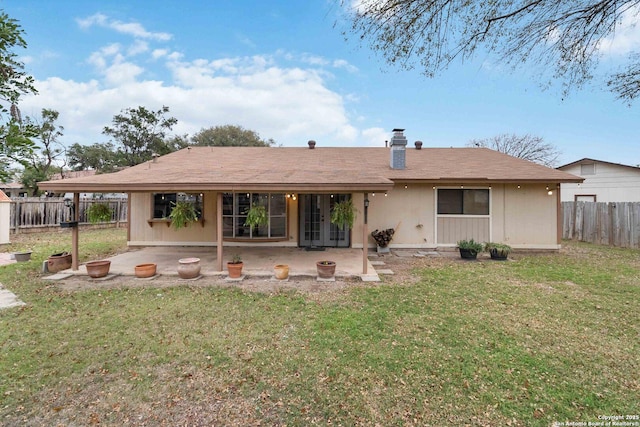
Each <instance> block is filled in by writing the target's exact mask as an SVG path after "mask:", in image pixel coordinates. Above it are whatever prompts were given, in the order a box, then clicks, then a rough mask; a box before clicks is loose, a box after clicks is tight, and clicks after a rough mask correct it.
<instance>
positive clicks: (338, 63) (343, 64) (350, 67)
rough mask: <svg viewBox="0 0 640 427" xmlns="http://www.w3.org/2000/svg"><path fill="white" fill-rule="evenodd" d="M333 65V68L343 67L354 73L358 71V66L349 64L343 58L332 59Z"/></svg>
mask: <svg viewBox="0 0 640 427" xmlns="http://www.w3.org/2000/svg"><path fill="white" fill-rule="evenodd" d="M333 66H334V67H335V68H343V69H345V70H347V71H348V72H350V73H356V72H357V71H358V67H355V66H353V65H351V64H350V63H349V62H348V61H346V60H344V59H336V60H335V61H333Z"/></svg>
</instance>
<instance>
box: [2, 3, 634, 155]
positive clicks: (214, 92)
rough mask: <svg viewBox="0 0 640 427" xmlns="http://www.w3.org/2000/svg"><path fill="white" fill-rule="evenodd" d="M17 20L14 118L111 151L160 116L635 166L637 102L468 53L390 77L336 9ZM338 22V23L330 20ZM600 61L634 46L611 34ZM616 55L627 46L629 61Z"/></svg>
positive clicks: (179, 129) (147, 11)
mask: <svg viewBox="0 0 640 427" xmlns="http://www.w3.org/2000/svg"><path fill="white" fill-rule="evenodd" d="M0 8H2V9H4V11H5V12H6V13H8V14H9V16H11V17H12V18H15V19H17V20H19V22H20V24H21V26H22V27H23V29H24V30H25V32H26V41H27V43H28V49H26V50H21V51H19V52H18V53H19V54H20V55H21V56H22V59H23V61H24V63H25V65H26V69H27V71H28V72H29V73H31V74H32V75H33V76H34V77H35V78H36V87H37V88H38V90H39V92H40V93H39V95H38V96H29V97H26V98H25V99H24V101H23V102H22V103H21V109H22V113H23V115H29V116H36V117H37V116H39V112H40V110H41V109H42V108H53V109H55V110H57V111H59V112H60V120H59V123H60V124H62V125H63V126H64V127H65V132H64V137H62V138H61V141H62V142H63V143H64V144H65V145H71V144H73V143H75V142H79V143H82V144H92V143H95V142H107V141H108V139H107V138H106V136H104V135H102V134H101V131H102V128H103V127H104V126H107V125H110V124H111V120H112V118H113V116H114V115H115V114H118V113H120V112H121V110H123V109H124V108H129V107H137V106H140V105H143V106H145V107H147V108H150V109H154V110H155V109H159V108H160V107H162V106H163V105H166V106H168V107H169V108H170V112H171V115H172V116H174V117H176V118H177V119H178V125H177V126H176V127H175V128H174V133H176V134H189V135H193V134H194V133H195V132H197V131H198V130H200V129H202V128H207V127H210V126H217V125H225V124H233V125H240V126H243V127H244V128H247V129H251V130H254V131H256V132H258V133H259V134H260V136H261V137H262V138H264V139H268V138H273V139H274V140H275V141H276V142H277V143H278V144H282V145H284V146H300V145H306V142H307V141H308V140H309V139H314V140H316V141H317V143H318V146H322V145H325V146H340V145H344V146H364V145H366V146H384V141H385V139H390V133H391V130H392V129H393V128H396V127H399V128H404V129H406V131H405V134H406V136H407V138H408V139H409V141H410V143H413V141H415V140H421V141H423V142H424V146H425V147H449V146H464V145H465V144H467V143H468V142H469V140H471V139H482V138H489V137H493V136H496V135H499V134H502V133H516V134H519V135H522V134H532V135H536V136H540V137H543V138H544V140H545V142H548V143H551V144H553V145H555V146H556V147H558V149H559V150H560V151H561V152H562V155H561V157H560V159H559V164H564V163H569V162H572V161H575V160H578V159H580V158H583V157H591V158H596V159H599V160H605V161H610V162H617V163H623V164H631V165H637V164H639V163H640V143H639V142H640V137H639V135H640V113H639V112H640V102H636V104H635V105H633V106H631V107H628V106H626V105H625V104H623V103H621V102H620V101H617V100H615V98H614V96H613V95H612V94H611V93H609V92H607V91H606V88H605V87H603V83H602V81H601V80H597V81H594V82H593V83H592V84H591V85H589V86H587V87H586V88H584V89H582V90H580V91H574V92H572V93H571V94H570V96H569V97H568V98H567V99H564V100H563V99H562V96H561V94H560V89H559V87H551V88H550V89H548V90H543V89H541V86H540V84H539V83H540V82H539V80H536V77H535V75H536V74H535V72H531V73H528V72H527V71H526V70H527V69H526V68H522V69H520V70H518V71H517V72H516V73H511V72H510V71H506V70H504V69H502V67H500V65H499V64H496V63H492V62H490V61H489V60H490V58H483V57H477V58H475V59H474V60H472V61H468V62H466V63H464V64H463V63H455V64H453V66H451V67H450V68H449V69H448V70H446V71H444V72H442V73H441V74H440V75H438V76H437V77H436V78H432V79H428V78H426V77H424V76H423V75H421V74H420V72H419V70H413V71H402V70H398V69H394V68H391V67H390V66H388V65H387V64H386V63H385V62H384V61H383V59H382V58H381V57H380V56H379V55H378V54H376V53H374V52H372V51H371V50H369V48H368V47H367V46H366V45H362V46H360V45H358V43H357V41H356V39H353V40H349V41H345V40H344V38H343V36H342V35H341V32H340V30H341V28H344V27H343V26H341V24H340V19H341V18H340V16H341V10H340V6H339V3H338V1H337V0H335V1H334V0H306V1H286V0H273V1H262V2H258V1H248V0H236V1H211V2H203V1H191V0H183V1H180V2H177V1H166V0H158V1H154V2H147V1H135V2H131V1H126V2H125V1H109V2H103V1H65V0H60V1H56V2H55V3H51V2H50V1H21V2H18V1H10V2H8V1H0ZM336 22H337V25H336ZM616 37H617V39H614V41H613V42H614V44H615V43H618V44H619V45H620V44H622V42H624V46H625V48H619V49H617V50H616V49H614V48H611V49H609V50H608V51H607V52H606V53H605V56H604V57H603V64H605V65H607V64H614V65H615V64H616V63H618V62H619V61H620V60H621V59H623V58H624V56H622V55H623V54H625V53H626V52H628V49H629V47H631V48H635V49H638V47H640V28H636V29H632V30H629V31H626V32H623V31H620V32H619V33H618V35H617V36H616ZM625 49H626V50H625Z"/></svg>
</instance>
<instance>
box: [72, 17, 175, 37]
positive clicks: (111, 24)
mask: <svg viewBox="0 0 640 427" xmlns="http://www.w3.org/2000/svg"><path fill="white" fill-rule="evenodd" d="M76 22H77V23H78V26H79V27H80V28H82V29H87V28H90V27H92V26H94V25H97V26H99V27H104V28H109V29H112V30H115V31H116V32H118V33H121V34H127V35H130V36H133V37H135V38H139V39H149V40H156V41H168V40H171V39H172V38H173V36H172V35H171V34H169V33H154V32H151V31H147V30H146V29H145V28H144V27H143V26H142V25H141V24H139V23H137V22H122V21H116V20H112V19H109V17H108V16H106V15H104V14H102V13H96V14H94V15H91V16H89V17H87V18H84V19H80V18H78V19H76Z"/></svg>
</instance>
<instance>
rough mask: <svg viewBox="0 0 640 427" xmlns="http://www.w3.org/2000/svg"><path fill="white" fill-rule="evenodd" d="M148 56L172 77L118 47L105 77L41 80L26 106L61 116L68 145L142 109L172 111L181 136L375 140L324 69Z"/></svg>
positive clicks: (102, 71) (109, 56)
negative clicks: (224, 131) (153, 74)
mask: <svg viewBox="0 0 640 427" xmlns="http://www.w3.org/2000/svg"><path fill="white" fill-rule="evenodd" d="M149 55H150V56H151V55H153V56H155V57H157V58H160V57H162V58H163V59H166V63H165V66H166V68H167V70H169V71H170V72H171V78H170V79H168V80H167V81H158V80H144V79H142V78H141V76H142V75H143V73H144V72H145V71H147V70H145V69H143V68H142V67H141V66H140V65H138V64H136V63H133V62H131V61H128V60H125V57H124V56H123V55H122V54H121V47H120V46H119V45H117V44H112V45H109V46H105V47H104V48H103V49H101V50H100V51H98V52H94V53H93V54H92V56H91V58H90V60H89V61H90V62H91V63H92V64H94V65H95V66H96V67H97V69H98V71H99V75H100V79H99V80H91V81H89V82H86V83H84V82H77V81H72V80H63V79H60V78H57V77H53V78H49V79H46V80H44V81H37V82H36V85H37V88H38V90H39V93H40V95H39V96H28V97H25V99H24V102H23V103H22V104H21V107H22V108H23V109H24V110H25V111H36V112H37V111H38V110H39V109H40V108H42V106H47V108H53V109H55V110H57V111H59V112H60V120H59V122H60V124H61V125H63V126H64V127H65V137H64V138H63V141H64V142H66V143H68V144H69V145H70V144H71V143H74V142H80V143H94V142H106V141H107V138H106V137H105V136H103V135H101V134H100V132H101V130H102V128H103V127H104V126H106V125H108V124H109V123H110V122H111V120H112V118H113V116H114V115H115V114H118V113H119V112H120V111H121V110H122V109H124V108H130V107H137V106H139V105H143V106H146V107H147V108H151V109H157V108H160V107H161V106H163V105H167V106H169V107H170V109H171V110H170V111H171V115H172V116H174V117H176V118H177V119H178V121H179V122H178V125H177V126H176V127H175V128H174V132H175V133H176V134H184V133H188V134H191V135H192V134H194V133H195V132H197V131H199V130H200V129H202V128H205V127H209V126H216V125H224V124H235V125H241V126H243V127H245V128H247V129H251V130H255V131H256V132H258V133H259V134H260V135H261V137H262V138H273V139H275V140H276V141H277V142H278V143H281V144H283V145H286V146H292V145H304V144H305V143H306V141H307V140H309V139H316V140H318V141H323V143H324V144H325V145H327V146H330V145H341V144H344V145H355V144H363V143H364V144H367V145H368V144H370V143H372V142H370V141H369V139H373V136H372V135H373V131H367V132H366V133H365V134H363V135H361V134H360V132H359V130H358V129H357V128H356V127H354V126H353V125H351V124H350V122H349V119H348V114H347V111H346V109H345V105H344V104H345V99H344V97H343V96H342V95H340V94H338V93H336V92H334V91H332V90H331V89H329V88H328V87H327V85H326V82H325V81H324V79H323V72H322V71H321V70H317V69H305V68H299V67H283V66H281V65H278V64H276V63H275V61H274V59H273V57H271V56H268V55H267V56H253V57H238V58H223V59H218V60H215V61H209V60H205V59H198V60H193V61H190V62H180V61H179V60H177V59H178V58H179V57H180V56H181V55H180V54H177V53H176V54H175V55H174V54H172V55H173V56H172V55H166V53H165V52H163V55H165V56H162V55H160V54H159V53H157V52H156V53H153V52H150V53H149ZM28 114H29V113H28ZM363 138H364V141H363V140H362V139H363ZM376 144H377V145H379V144H380V139H379V138H378V141H376Z"/></svg>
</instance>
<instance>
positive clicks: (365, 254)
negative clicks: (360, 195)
mask: <svg viewBox="0 0 640 427" xmlns="http://www.w3.org/2000/svg"><path fill="white" fill-rule="evenodd" d="M368 215H369V193H364V224H362V274H367V265H368V264H369V261H368V258H369V245H368V238H369V230H368V228H369V227H368V224H367V223H368V222H369V218H368Z"/></svg>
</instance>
